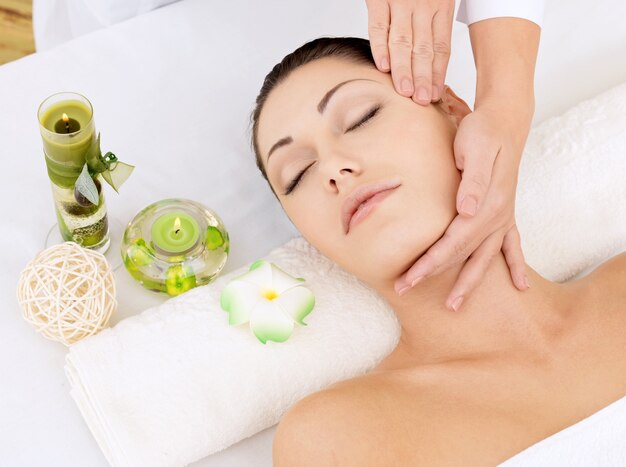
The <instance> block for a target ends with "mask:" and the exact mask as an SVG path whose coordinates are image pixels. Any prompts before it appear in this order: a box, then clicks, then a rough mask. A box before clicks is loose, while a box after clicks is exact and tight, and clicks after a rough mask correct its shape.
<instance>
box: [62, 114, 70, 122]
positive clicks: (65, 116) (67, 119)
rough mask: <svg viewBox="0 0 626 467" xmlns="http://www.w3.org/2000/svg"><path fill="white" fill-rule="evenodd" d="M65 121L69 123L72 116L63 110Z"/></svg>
mask: <svg viewBox="0 0 626 467" xmlns="http://www.w3.org/2000/svg"><path fill="white" fill-rule="evenodd" d="M63 121H64V122H65V123H68V122H69V121H70V117H68V116H67V114H66V113H65V112H63Z"/></svg>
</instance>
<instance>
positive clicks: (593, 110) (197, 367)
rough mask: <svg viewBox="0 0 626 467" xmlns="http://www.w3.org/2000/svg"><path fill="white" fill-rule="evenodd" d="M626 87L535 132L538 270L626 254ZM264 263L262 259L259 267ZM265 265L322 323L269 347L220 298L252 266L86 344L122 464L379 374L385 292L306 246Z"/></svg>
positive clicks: (532, 250) (76, 381)
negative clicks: (301, 292) (278, 271)
mask: <svg viewBox="0 0 626 467" xmlns="http://www.w3.org/2000/svg"><path fill="white" fill-rule="evenodd" d="M625 110H626V83H625V84H623V85H621V86H618V87H616V88H614V89H612V90H609V91H607V92H605V93H603V94H601V95H600V96H598V97H596V98H595V99H593V100H590V101H586V102H583V103H581V104H579V105H578V106H576V107H575V108H573V109H571V110H570V111H568V112H567V113H565V114H564V115H563V116H561V117H557V118H553V119H551V120H548V121H546V122H545V123H543V124H541V125H540V126H539V127H538V128H536V129H534V130H533V131H532V133H531V135H530V137H529V141H528V146H527V150H526V153H525V155H524V157H523V159H522V163H521V166H520V176H519V183H518V200H517V218H518V226H519V229H520V233H521V235H522V245H523V248H524V252H525V255H526V260H527V262H528V263H529V264H530V265H531V266H533V267H534V268H535V269H536V270H537V271H538V272H539V273H540V274H542V275H544V276H546V277H547V278H549V279H552V280H565V279H567V278H570V277H572V276H573V275H575V274H578V273H581V272H584V268H585V267H589V266H593V265H597V264H598V263H600V262H602V261H603V260H605V259H606V258H608V257H610V256H612V255H614V254H616V253H618V252H619V251H622V250H624V249H626V203H624V200H625V199H626V184H624V178H625V177H624V175H625V174H626V157H624V149H623V148H625V147H626V133H625V130H624V128H626V111H625ZM256 259H258V258H251V260H256ZM263 259H266V260H268V261H273V262H275V263H276V264H277V265H279V266H280V267H281V268H282V269H284V270H285V271H286V272H287V273H289V274H291V275H293V276H295V277H304V278H305V279H306V283H305V285H306V286H307V287H309V288H310V289H311V290H312V291H313V293H314V294H315V297H316V305H315V308H314V309H313V311H312V312H311V314H310V315H308V316H307V318H306V322H307V324H308V326H306V327H300V326H299V325H296V326H295V329H294V332H293V334H292V336H291V337H290V338H289V340H287V341H286V342H283V343H275V342H271V341H270V342H268V343H267V344H266V345H263V344H261V343H260V342H259V341H258V340H257V339H256V337H255V336H254V335H253V334H252V333H251V331H250V329H249V328H248V326H247V325H242V326H238V327H232V326H229V325H228V314H227V313H226V312H224V311H223V310H222V309H221V308H220V304H219V295H220V292H221V290H222V288H223V287H224V285H225V284H226V283H227V282H228V281H229V280H230V279H232V278H233V277H235V276H237V275H239V274H242V273H244V272H245V271H247V270H248V265H246V266H243V267H241V268H239V269H237V270H235V271H231V272H230V273H229V274H226V275H223V276H220V277H218V278H217V279H216V281H214V282H213V283H211V284H208V285H205V286H202V287H198V288H196V289H193V290H191V291H189V292H186V293H185V294H183V295H180V296H178V297H175V298H171V299H169V300H168V301H167V302H165V303H163V304H161V305H159V306H156V307H152V308H149V309H147V310H145V311H144V312H142V313H141V314H139V315H136V316H133V317H131V318H128V319H125V320H123V321H120V322H119V323H118V324H117V325H116V326H114V327H113V328H109V329H104V330H103V331H101V332H100V333H99V334H96V335H94V336H90V337H88V338H86V339H84V340H83V341H80V342H78V343H76V344H74V345H73V346H72V347H71V348H70V350H69V353H68V355H67V359H66V366H65V371H66V374H67V377H68V379H69V381H70V384H71V395H72V397H73V398H74V400H75V401H76V403H77V405H78V407H79V409H80V410H81V413H82V414H83V417H84V418H85V421H86V422H87V424H88V426H89V428H90V430H91V431H92V433H93V435H94V437H95V438H96V440H97V442H98V444H99V445H100V447H101V449H102V450H103V452H104V454H105V456H106V458H107V460H108V461H109V463H110V464H111V465H113V466H139V465H141V466H143V465H150V466H155V467H156V466H180V465H185V464H188V463H191V462H194V461H196V460H198V459H201V458H202V457H205V456H207V455H209V454H211V453H214V452H217V451H219V450H221V449H224V448H226V447H228V446H230V445H231V444H234V443H235V442H237V441H239V440H241V439H243V438H246V437H248V436H251V435H253V434H255V433H257V432H259V431H261V430H263V429H265V428H268V427H270V426H272V425H274V424H275V423H277V422H278V420H279V419H280V417H281V416H282V414H283V413H284V412H285V411H286V410H287V409H288V408H289V406H291V405H292V404H293V403H295V402H297V401H298V400H300V399H301V398H303V397H305V396H306V395H308V394H310V393H313V392H316V391H318V390H320V389H323V388H325V387H327V386H329V385H331V384H333V383H334V382H337V381H340V380H344V379H348V378H352V377H355V376H358V375H360V374H363V373H366V372H367V371H369V370H370V369H372V368H373V367H375V366H376V365H377V364H378V362H380V361H381V360H382V359H383V358H384V357H385V356H387V355H388V354H389V353H390V352H391V351H392V350H393V349H394V348H395V346H396V344H397V341H398V338H399V333H400V328H399V324H398V321H397V319H396V317H395V315H394V313H393V310H391V309H390V308H389V306H388V304H387V302H386V301H384V300H383V299H382V298H381V297H379V296H378V295H377V294H376V293H375V292H374V291H373V290H372V289H370V288H369V287H368V286H366V285H365V284H363V283H362V282H361V281H359V280H358V279H356V278H355V277H354V276H352V275H351V274H349V273H346V272H345V271H343V270H342V269H341V268H340V267H339V266H337V265H335V264H334V263H333V262H331V261H330V260H328V259H327V258H325V257H324V256H323V255H321V253H320V252H319V251H318V250H317V249H315V248H314V247H313V246H311V245H310V244H309V243H308V242H307V241H306V240H304V239H303V238H302V237H296V238H294V239H291V240H290V241H289V242H287V243H286V244H285V245H282V246H280V247H278V248H275V249H274V250H272V251H271V252H270V253H269V254H268V255H266V256H264V257H263Z"/></svg>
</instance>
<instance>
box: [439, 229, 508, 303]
mask: <svg viewBox="0 0 626 467" xmlns="http://www.w3.org/2000/svg"><path fill="white" fill-rule="evenodd" d="M501 246H502V233H501V232H500V231H498V232H494V233H492V234H491V235H489V236H488V237H487V238H486V239H485V241H483V242H482V243H481V244H480V246H479V247H478V248H477V249H476V251H474V252H473V253H472V254H471V256H470V257H469V259H468V260H467V261H466V262H465V264H464V265H463V269H461V272H460V273H459V276H458V277H457V280H456V282H455V284H454V286H453V287H452V291H451V292H450V295H449V296H448V298H447V300H446V307H448V308H449V309H450V310H451V311H459V308H460V306H461V304H462V303H463V301H464V299H465V298H466V297H467V296H468V295H469V294H470V293H471V292H472V291H473V290H474V289H475V288H476V287H477V286H478V284H480V282H481V281H482V279H483V277H485V272H486V271H487V269H488V268H489V265H490V264H491V260H492V259H493V258H494V256H495V255H496V254H498V252H499V251H500V247H501Z"/></svg>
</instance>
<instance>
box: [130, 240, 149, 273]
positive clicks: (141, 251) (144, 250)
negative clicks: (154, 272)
mask: <svg viewBox="0 0 626 467" xmlns="http://www.w3.org/2000/svg"><path fill="white" fill-rule="evenodd" d="M128 257H129V259H130V261H131V262H132V263H133V264H134V265H135V266H138V267H141V266H148V265H149V264H152V263H153V262H154V252H153V251H150V247H149V246H148V245H146V241H145V240H144V239H143V238H138V239H137V240H135V241H134V242H133V244H132V245H131V246H130V247H129V248H128Z"/></svg>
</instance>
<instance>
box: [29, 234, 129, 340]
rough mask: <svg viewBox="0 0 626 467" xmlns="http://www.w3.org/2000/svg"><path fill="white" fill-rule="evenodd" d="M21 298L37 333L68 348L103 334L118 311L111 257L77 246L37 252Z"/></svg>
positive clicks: (65, 245)
mask: <svg viewBox="0 0 626 467" xmlns="http://www.w3.org/2000/svg"><path fill="white" fill-rule="evenodd" d="M17 300H18V302H19V303H20V306H21V307H22V316H23V317H24V319H25V320H26V321H28V322H29V323H31V324H32V325H33V326H34V327H35V328H36V329H37V332H40V333H41V334H43V336H44V337H45V338H47V339H51V340H55V341H59V342H62V343H63V344H65V345H66V346H68V347H69V346H70V345H72V344H74V343H76V342H77V341H79V340H81V339H83V338H84V337H87V336H90V335H92V334H96V333H98V332H99V331H100V330H102V329H103V328H104V327H105V326H106V325H107V324H108V322H109V318H110V317H111V314H112V313H113V312H114V311H115V310H116V309H117V300H116V298H115V280H114V277H113V272H112V270H111V268H110V266H109V263H108V262H107V260H106V258H105V257H104V255H103V254H102V253H98V252H96V251H93V250H89V249H87V248H83V247H81V246H80V245H78V244H77V243H75V242H65V243H61V244H59V245H54V246H51V247H50V248H48V249H46V250H43V251H41V252H40V253H39V254H37V256H36V257H35V258H34V259H33V260H32V261H31V262H30V263H28V264H27V265H26V267H25V268H24V270H23V271H22V273H21V274H20V279H19V282H18V285H17Z"/></svg>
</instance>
